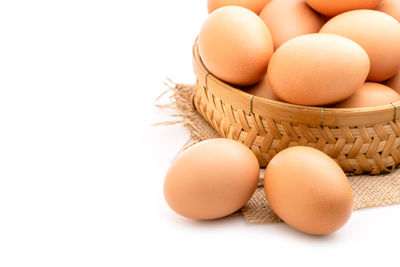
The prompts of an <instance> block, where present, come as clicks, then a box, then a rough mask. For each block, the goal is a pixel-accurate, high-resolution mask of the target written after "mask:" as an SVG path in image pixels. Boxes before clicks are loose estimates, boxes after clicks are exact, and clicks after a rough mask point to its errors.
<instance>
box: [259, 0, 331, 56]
mask: <svg viewBox="0 0 400 267" xmlns="http://www.w3.org/2000/svg"><path fill="white" fill-rule="evenodd" d="M260 18H261V19H262V20H263V21H264V22H265V24H267V26H268V29H269V30H270V32H271V35H272V40H273V42H274V49H277V48H278V47H279V46H281V45H282V44H283V43H284V42H286V41H288V40H290V39H293V38H294V37H297V36H300V35H303V34H308V33H316V32H318V31H319V30H320V29H321V27H322V25H323V24H324V19H323V18H322V17H321V16H320V15H319V14H317V13H316V12H315V11H314V10H312V9H311V8H310V7H309V6H308V5H307V4H306V2H305V1H304V0H272V1H271V2H270V3H269V4H268V5H266V6H265V7H264V9H263V10H262V11H261V13H260Z"/></svg>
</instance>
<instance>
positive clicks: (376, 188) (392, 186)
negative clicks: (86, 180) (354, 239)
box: [157, 80, 400, 223]
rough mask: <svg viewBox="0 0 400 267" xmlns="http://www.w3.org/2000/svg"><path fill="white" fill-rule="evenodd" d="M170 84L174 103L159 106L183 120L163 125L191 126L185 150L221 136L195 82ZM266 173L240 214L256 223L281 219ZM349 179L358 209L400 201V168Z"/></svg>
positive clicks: (261, 176) (261, 177)
mask: <svg viewBox="0 0 400 267" xmlns="http://www.w3.org/2000/svg"><path fill="white" fill-rule="evenodd" d="M167 86H168V87H169V89H168V91H167V92H166V93H170V103H169V104H167V105H157V106H159V107H170V108H174V109H175V110H176V111H177V114H176V115H174V116H176V117H178V118H180V119H179V120H175V121H170V122H165V123H160V124H176V123H181V124H182V125H184V126H185V127H187V128H188V129H189V131H190V136H191V140H189V142H190V143H189V142H188V143H187V144H186V145H185V146H184V148H183V149H185V148H187V147H188V146H190V145H193V144H195V143H198V142H200V141H202V140H206V139H210V138H216V137H219V136H218V134H217V133H216V132H215V131H214V130H213V129H212V128H211V126H209V125H208V123H207V122H206V121H205V120H204V119H203V118H202V117H201V116H200V115H199V114H198V113H197V112H196V110H195V109H194V107H193V105H192V94H193V89H194V86H193V85H185V84H176V83H173V82H172V81H170V80H169V81H168V82H167ZM263 176H264V169H261V172H260V181H259V185H258V187H257V190H256V192H255V193H254V195H253V196H252V198H251V199H250V200H249V202H248V203H247V204H246V205H245V206H244V207H243V208H242V209H241V210H240V214H241V215H242V216H243V217H244V218H245V219H246V220H247V221H248V222H252V223H272V222H279V221H281V220H280V219H279V217H278V216H276V215H275V213H274V212H273V211H272V209H271V207H270V205H269V204H268V201H267V199H266V198H265V194H264V188H263ZM348 178H349V181H350V184H351V187H352V189H353V195H354V204H353V209H354V210H357V209H362V208H368V207H379V206H389V205H393V204H399V203H400V169H396V170H394V171H392V172H391V173H389V174H383V175H375V176H372V175H358V176H349V177H348ZM235 215H237V213H236V214H235Z"/></svg>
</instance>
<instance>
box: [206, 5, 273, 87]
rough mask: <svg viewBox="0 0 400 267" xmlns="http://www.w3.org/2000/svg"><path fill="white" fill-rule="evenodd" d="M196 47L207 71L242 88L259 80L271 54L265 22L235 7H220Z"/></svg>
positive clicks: (271, 48)
mask: <svg viewBox="0 0 400 267" xmlns="http://www.w3.org/2000/svg"><path fill="white" fill-rule="evenodd" d="M198 47H199V52H200V57H201V59H202V61H203V63H204V65H205V66H206V67H207V69H208V71H209V72H211V73H212V74H213V75H215V76H217V77H218V78H220V79H221V80H224V81H226V82H228V83H231V84H235V85H241V86H248V85H252V84H255V83H257V82H259V81H261V79H262V78H263V77H264V75H265V73H266V71H267V67H268V62H269V59H270V57H271V55H272V52H273V43H272V39H271V34H270V32H269V30H268V28H267V26H266V25H265V23H264V22H263V21H262V20H261V19H260V18H259V17H258V16H257V15H256V14H255V13H254V12H251V11H250V10H248V9H246V8H243V7H238V6H227V7H222V8H219V9H217V10H215V11H214V12H212V13H211V14H210V15H209V16H208V17H207V19H206V21H205V22H204V24H203V26H202V28H201V30H200V34H199V36H198Z"/></svg>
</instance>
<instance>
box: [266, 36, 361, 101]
mask: <svg viewBox="0 0 400 267" xmlns="http://www.w3.org/2000/svg"><path fill="white" fill-rule="evenodd" d="M368 72H369V59H368V55H367V54H366V53H365V51H364V50H363V49H362V48H361V47H360V46H359V45H358V44H356V43H355V42H353V41H351V40H349V39H347V38H344V37H341V36H338V35H334V34H321V33H314V34H307V35H302V36H299V37H296V38H294V39H292V40H289V41H287V42H286V43H284V44H283V45H282V46H280V47H279V48H278V49H277V50H276V51H275V53H274V54H273V56H272V58H271V61H270V64H269V67H268V73H267V76H268V80H269V82H270V84H271V87H272V90H273V92H274V93H275V94H276V95H277V96H278V97H279V98H281V99H283V100H284V101H287V102H290V103H294V104H300V105H311V106H321V105H328V104H332V103H336V102H338V101H341V100H343V99H345V98H347V97H349V96H350V95H352V94H353V93H354V92H355V91H356V90H357V89H358V88H360V87H361V85H362V84H363V83H364V82H365V78H366V77H367V75H368Z"/></svg>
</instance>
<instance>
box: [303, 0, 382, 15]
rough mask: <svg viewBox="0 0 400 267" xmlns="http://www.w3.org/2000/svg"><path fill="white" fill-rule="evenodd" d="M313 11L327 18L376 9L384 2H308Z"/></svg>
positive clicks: (349, 0) (316, 0) (340, 0)
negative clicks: (359, 10) (358, 10)
mask: <svg viewBox="0 0 400 267" xmlns="http://www.w3.org/2000/svg"><path fill="white" fill-rule="evenodd" d="M306 2H307V4H309V5H310V6H311V7H312V8H313V9H315V10H316V11H318V12H319V13H321V14H324V15H326V16H336V15H339V14H340V13H343V12H346V11H350V10H355V9H373V8H376V7H377V6H378V5H379V4H380V3H381V2H382V0H306Z"/></svg>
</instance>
